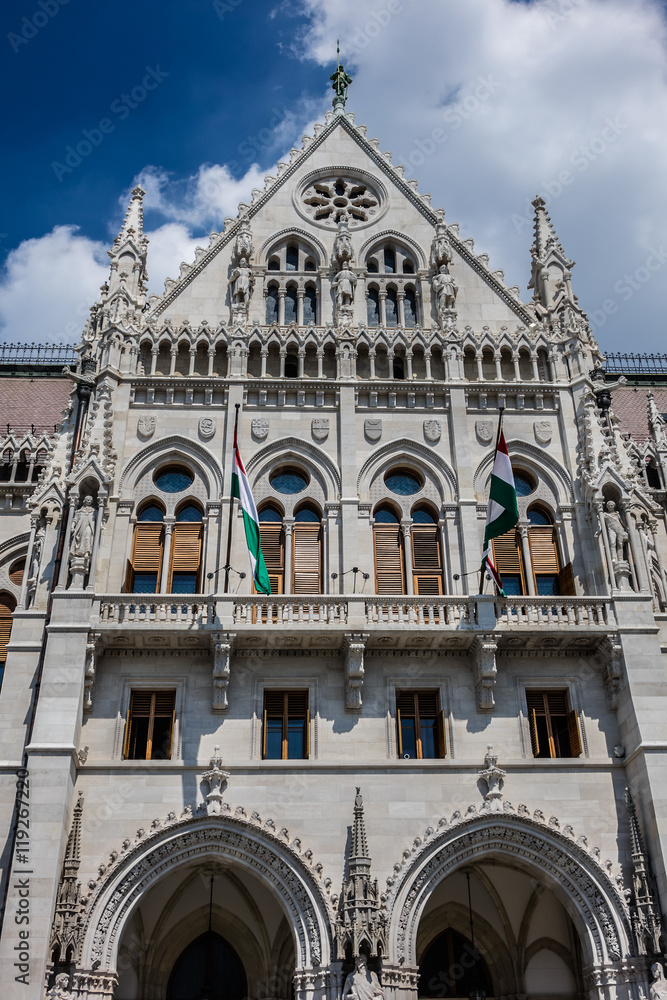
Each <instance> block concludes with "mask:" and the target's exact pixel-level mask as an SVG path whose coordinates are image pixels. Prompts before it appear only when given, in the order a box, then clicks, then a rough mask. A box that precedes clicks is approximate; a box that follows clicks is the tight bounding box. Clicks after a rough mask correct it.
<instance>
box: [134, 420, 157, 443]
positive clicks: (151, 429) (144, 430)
mask: <svg viewBox="0 0 667 1000" xmlns="http://www.w3.org/2000/svg"><path fill="white" fill-rule="evenodd" d="M154 433H155V417H139V419H138V420H137V434H138V435H139V436H140V437H142V438H149V437H152V435H153V434H154Z"/></svg>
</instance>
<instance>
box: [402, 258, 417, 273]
mask: <svg viewBox="0 0 667 1000" xmlns="http://www.w3.org/2000/svg"><path fill="white" fill-rule="evenodd" d="M414 273H415V265H414V264H413V263H412V261H411V260H404V261H403V274H414Z"/></svg>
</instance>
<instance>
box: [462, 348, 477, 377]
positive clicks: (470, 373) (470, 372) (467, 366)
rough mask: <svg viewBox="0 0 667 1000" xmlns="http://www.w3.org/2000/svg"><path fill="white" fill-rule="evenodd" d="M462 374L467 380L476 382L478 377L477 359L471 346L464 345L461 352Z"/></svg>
mask: <svg viewBox="0 0 667 1000" xmlns="http://www.w3.org/2000/svg"><path fill="white" fill-rule="evenodd" d="M463 375H464V378H467V379H468V381H469V382H476V381H477V379H478V374H477V360H476V358H475V352H474V351H473V349H472V347H466V349H465V351H464V352H463Z"/></svg>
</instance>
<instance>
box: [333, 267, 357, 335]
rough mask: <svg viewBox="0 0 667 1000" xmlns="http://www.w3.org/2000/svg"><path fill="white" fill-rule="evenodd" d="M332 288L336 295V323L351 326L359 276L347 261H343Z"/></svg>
mask: <svg viewBox="0 0 667 1000" xmlns="http://www.w3.org/2000/svg"><path fill="white" fill-rule="evenodd" d="M331 289H332V291H333V293H334V295H335V297H336V325H337V326H349V325H350V324H351V323H352V320H353V318H354V296H355V293H356V289H357V276H356V274H355V273H354V272H353V271H351V270H350V268H349V267H348V265H347V262H346V261H343V263H342V265H341V268H340V271H339V272H338V274H337V275H336V277H335V278H334V280H333V281H332V282H331Z"/></svg>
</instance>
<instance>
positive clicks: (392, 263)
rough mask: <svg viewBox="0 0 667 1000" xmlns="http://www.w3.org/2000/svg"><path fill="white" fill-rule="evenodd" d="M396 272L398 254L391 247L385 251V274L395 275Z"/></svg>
mask: <svg viewBox="0 0 667 1000" xmlns="http://www.w3.org/2000/svg"><path fill="white" fill-rule="evenodd" d="M395 271H396V254H395V253H394V251H393V250H392V249H391V247H385V250H384V273H385V274H394V272H395Z"/></svg>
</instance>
